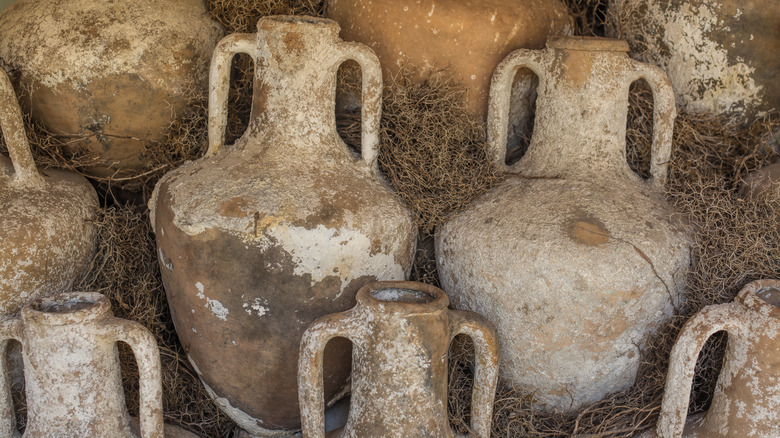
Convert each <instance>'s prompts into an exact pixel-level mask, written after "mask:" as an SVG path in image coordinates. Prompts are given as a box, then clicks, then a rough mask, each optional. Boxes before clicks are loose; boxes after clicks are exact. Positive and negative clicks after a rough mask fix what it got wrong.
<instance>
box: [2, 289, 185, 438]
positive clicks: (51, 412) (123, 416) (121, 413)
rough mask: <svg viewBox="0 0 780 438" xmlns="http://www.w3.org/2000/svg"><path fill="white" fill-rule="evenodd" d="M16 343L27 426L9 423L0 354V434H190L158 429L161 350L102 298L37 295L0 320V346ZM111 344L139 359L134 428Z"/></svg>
mask: <svg viewBox="0 0 780 438" xmlns="http://www.w3.org/2000/svg"><path fill="white" fill-rule="evenodd" d="M11 339H14V340H16V341H18V342H19V343H21V345H22V350H23V357H24V378H25V384H26V385H25V386H26V387H25V389H26V396H27V425H26V427H25V431H24V434H23V435H20V434H19V432H17V430H16V427H15V417H14V408H13V405H12V403H11V394H10V392H9V385H8V379H7V368H6V363H5V359H3V357H4V355H0V373H1V374H2V375H1V376H0V436H3V437H19V436H21V437H24V438H45V437H59V438H102V437H112V438H139V437H140V438H164V437H167V438H195V437H196V435H194V434H191V433H189V432H186V431H184V430H182V429H179V428H176V427H171V426H164V425H163V411H162V382H161V377H160V354H159V352H158V350H157V342H156V341H155V339H154V336H153V335H152V333H151V332H150V331H149V330H147V329H146V328H144V327H143V326H142V325H140V324H138V323H135V322H132V321H127V320H124V319H120V318H116V317H114V316H113V314H112V312H111V304H110V303H109V301H108V298H106V297H105V296H103V295H101V294H99V293H94V292H91V293H90V292H76V293H66V294H58V295H53V296H51V297H43V298H38V299H36V300H34V301H32V302H31V303H29V304H28V305H26V306H25V307H24V308H22V312H21V316H20V317H17V318H10V319H6V320H4V321H3V322H2V323H0V350H1V351H4V350H5V348H6V347H7V345H8V342H9V341H10V340H11ZM117 342H124V343H126V344H128V345H129V346H130V348H131V349H132V351H133V354H134V355H135V360H136V363H137V364H138V371H139V376H140V377H139V383H140V433H139V431H138V430H136V428H135V427H134V426H133V424H132V419H131V418H130V414H129V413H128V412H127V406H126V405H125V397H124V392H123V390H122V375H121V372H120V363H119V351H118V349H117V346H116V344H117Z"/></svg>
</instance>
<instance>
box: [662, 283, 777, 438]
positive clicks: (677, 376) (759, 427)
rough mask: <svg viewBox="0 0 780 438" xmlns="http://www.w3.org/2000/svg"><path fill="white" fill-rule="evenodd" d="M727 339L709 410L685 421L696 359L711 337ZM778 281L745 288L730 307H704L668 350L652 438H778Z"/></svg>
mask: <svg viewBox="0 0 780 438" xmlns="http://www.w3.org/2000/svg"><path fill="white" fill-rule="evenodd" d="M723 330H725V331H726V332H727V333H728V342H727V346H726V355H725V358H724V359H723V368H721V371H720V376H719V377H718V383H717V386H716V387H715V394H714V395H713V397H712V403H711V405H710V408H709V410H708V411H707V412H706V413H704V414H699V415H696V416H694V417H692V418H691V419H689V420H688V421H686V419H687V416H688V399H689V397H690V394H691V384H692V383H693V376H694V368H695V366H696V359H697V358H698V356H699V352H701V349H702V347H703V346H704V344H705V342H707V340H708V339H709V338H710V336H712V335H713V334H714V333H716V332H719V331H723ZM778 358H780V280H759V281H754V282H752V283H750V284H748V285H747V286H745V287H744V288H743V289H742V291H740V293H739V295H738V296H737V299H736V300H735V301H734V302H733V303H729V304H720V305H716V306H708V307H706V308H704V309H703V310H702V311H700V312H699V313H697V314H696V315H695V316H694V317H693V318H691V320H689V321H688V322H687V323H686V324H685V326H683V329H682V331H681V332H680V335H679V336H678V338H677V342H676V343H675V345H674V348H673V349H672V353H671V357H670V361H669V374H668V375H667V376H666V388H665V391H664V399H663V403H662V405H661V416H660V418H659V419H658V428H657V430H656V433H657V436H659V437H664V438H672V437H674V438H679V437H686V438H705V437H708V438H715V437H722V438H725V437H729V438H736V437H755V438H770V437H778V436H780V411H779V410H778V408H777V406H778V400H780V361H778Z"/></svg>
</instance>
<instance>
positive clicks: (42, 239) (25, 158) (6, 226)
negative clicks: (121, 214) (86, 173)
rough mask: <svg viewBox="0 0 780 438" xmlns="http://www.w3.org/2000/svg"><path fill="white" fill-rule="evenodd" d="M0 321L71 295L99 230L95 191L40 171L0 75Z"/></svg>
mask: <svg viewBox="0 0 780 438" xmlns="http://www.w3.org/2000/svg"><path fill="white" fill-rule="evenodd" d="M0 129H2V132H3V139H4V141H5V145H6V147H7V148H8V152H9V155H10V159H8V158H6V157H5V156H2V155H0V316H5V315H10V314H14V313H16V312H18V311H19V309H21V308H22V306H23V305H24V304H25V303H27V302H28V301H30V300H32V299H34V298H37V297H39V296H42V295H48V294H53V293H55V292H59V291H62V290H68V289H70V287H71V286H72V285H73V283H74V282H75V281H76V280H78V279H79V277H80V276H81V275H82V274H83V273H84V271H85V270H86V269H87V268H88V266H89V262H90V260H91V259H92V254H93V253H94V251H95V242H96V239H97V230H96V228H95V226H94V224H93V222H92V220H93V219H94V218H95V215H96V213H97V208H98V199H97V194H96V193H95V189H94V188H92V186H91V185H90V184H89V182H87V180H86V179H84V178H83V177H81V176H79V175H76V174H75V173H73V172H66V171H63V170H57V169H47V170H46V172H45V174H44V173H41V172H39V171H38V169H37V167H36V166H35V162H34V161H33V156H32V153H31V152H30V145H29V143H28V142H27V136H26V134H25V131H24V123H23V121H22V113H21V110H20V109H19V104H18V103H17V101H16V95H15V94H14V90H13V88H12V87H11V82H10V81H9V80H8V76H6V74H5V72H4V71H2V70H0Z"/></svg>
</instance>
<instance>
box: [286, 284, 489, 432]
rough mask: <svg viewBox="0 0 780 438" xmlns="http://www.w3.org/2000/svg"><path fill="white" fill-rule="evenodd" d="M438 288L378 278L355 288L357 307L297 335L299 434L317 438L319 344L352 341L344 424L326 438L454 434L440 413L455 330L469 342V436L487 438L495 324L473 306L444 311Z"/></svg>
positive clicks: (319, 416)
mask: <svg viewBox="0 0 780 438" xmlns="http://www.w3.org/2000/svg"><path fill="white" fill-rule="evenodd" d="M448 305H449V300H448V299H447V296H446V295H445V294H444V292H443V291H442V290H441V289H439V288H436V287H434V286H430V285H427V284H423V283H416V282H411V281H380V282H376V283H371V284H369V285H366V286H364V287H363V288H361V289H360V291H358V294H357V305H356V306H355V307H353V308H352V309H350V310H348V311H346V312H342V313H339V314H334V315H328V316H325V317H322V318H320V319H318V320H317V321H315V322H314V323H313V324H312V325H311V326H310V327H309V328H308V329H307V330H306V333H304V335H303V339H302V340H301V358H300V363H299V367H298V382H299V388H300V390H299V394H300V405H301V417H302V425H303V436H304V437H306V438H318V437H319V438H324V436H325V434H324V419H323V412H324V409H323V408H324V397H323V390H322V380H323V371H322V365H323V349H324V348H325V345H326V344H327V343H328V342H329V341H330V340H331V339H333V338H335V337H343V338H347V339H350V340H351V341H352V343H353V346H354V347H353V365H352V400H351V406H350V413H349V417H348V419H347V424H346V426H345V427H344V428H343V429H340V430H337V431H334V432H332V433H330V434H328V437H331V438H342V437H343V438H346V437H351V438H356V437H388V438H389V437H397V438H430V437H440V438H449V437H454V436H455V434H454V433H453V432H452V429H451V428H450V424H449V420H448V418H449V417H448V415H447V351H448V350H449V346H450V342H451V341H452V339H453V338H454V337H455V336H456V335H458V334H466V335H468V336H470V337H471V338H472V339H473V340H474V345H475V350H476V360H475V361H474V363H475V365H476V368H475V380H474V393H473V398H472V414H471V429H472V430H473V433H472V434H471V435H469V436H472V437H480V438H488V437H489V436H490V423H491V420H492V411H493V398H494V396H495V391H496V382H497V379H498V346H497V344H496V338H495V330H494V329H493V328H492V327H491V325H490V324H489V323H488V322H487V321H485V320H484V319H483V318H482V317H480V316H479V315H477V314H475V313H473V312H464V311H454V310H449V309H448V308H447V306H448Z"/></svg>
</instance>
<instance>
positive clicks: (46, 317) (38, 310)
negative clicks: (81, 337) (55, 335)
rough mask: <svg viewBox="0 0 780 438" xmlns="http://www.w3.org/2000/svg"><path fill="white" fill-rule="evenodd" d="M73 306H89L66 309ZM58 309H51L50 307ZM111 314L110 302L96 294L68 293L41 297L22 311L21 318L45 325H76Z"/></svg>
mask: <svg viewBox="0 0 780 438" xmlns="http://www.w3.org/2000/svg"><path fill="white" fill-rule="evenodd" d="M74 304H89V306H88V307H85V308H80V309H76V310H70V309H67V306H69V305H74ZM54 306H56V307H59V309H56V310H55V309H52V307H54ZM110 313H111V302H110V301H109V300H108V298H106V296H105V295H103V294H101V293H98V292H70V293H63V294H57V295H52V296H48V297H41V298H38V299H35V300H33V301H31V302H30V303H29V304H28V305H26V306H25V307H24V308H23V309H22V318H23V319H24V320H27V321H34V322H37V323H40V324H46V325H65V324H78V323H83V322H87V321H94V320H97V319H100V318H103V317H104V316H107V315H109V314H110Z"/></svg>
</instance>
